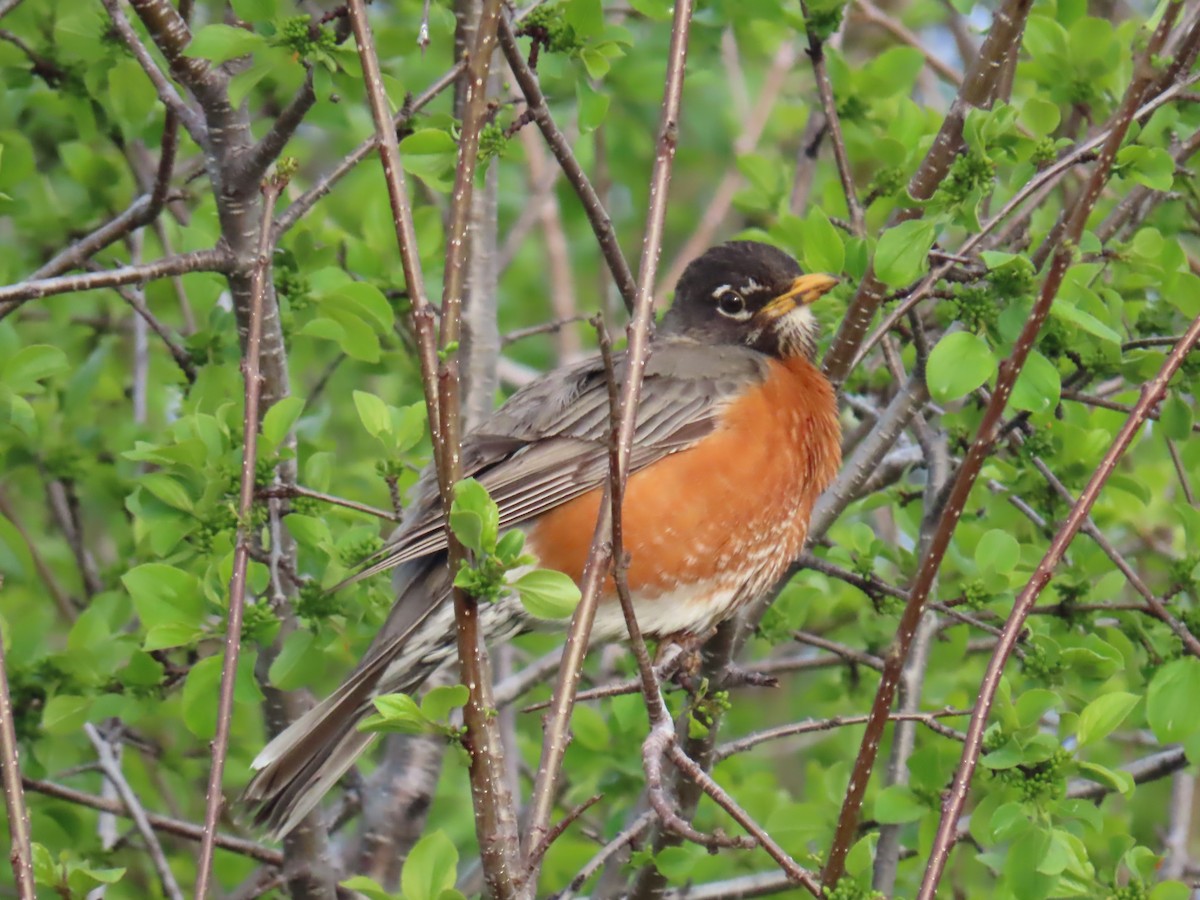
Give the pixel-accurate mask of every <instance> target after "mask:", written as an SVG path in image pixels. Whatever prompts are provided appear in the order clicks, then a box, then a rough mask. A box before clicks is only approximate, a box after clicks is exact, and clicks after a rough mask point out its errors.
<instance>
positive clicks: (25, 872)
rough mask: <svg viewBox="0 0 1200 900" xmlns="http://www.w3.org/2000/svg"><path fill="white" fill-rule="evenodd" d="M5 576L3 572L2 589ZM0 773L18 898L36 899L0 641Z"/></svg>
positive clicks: (2, 650) (2, 642)
mask: <svg viewBox="0 0 1200 900" xmlns="http://www.w3.org/2000/svg"><path fill="white" fill-rule="evenodd" d="M3 589H4V576H3V575H0V590H3ZM0 772H2V773H3V780H4V807H5V809H7V810H8V832H9V835H10V841H11V846H10V848H9V852H8V858H9V862H10V863H11V864H12V871H13V884H15V885H16V887H17V897H18V898H19V900H36V898H37V893H36V891H35V890H34V886H33V845H32V843H31V841H30V837H29V810H28V808H27V807H26V805H25V791H24V789H23V788H22V785H21V761H20V756H19V750H18V745H17V731H16V727H15V724H14V719H13V707H12V695H11V694H10V693H9V692H8V669H7V668H6V666H5V662H4V641H0Z"/></svg>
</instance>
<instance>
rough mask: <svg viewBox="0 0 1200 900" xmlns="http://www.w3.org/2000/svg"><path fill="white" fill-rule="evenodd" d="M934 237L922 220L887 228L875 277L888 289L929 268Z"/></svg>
mask: <svg viewBox="0 0 1200 900" xmlns="http://www.w3.org/2000/svg"><path fill="white" fill-rule="evenodd" d="M936 235H937V232H936V231H935V230H934V227H933V223H932V222H926V221H925V220H924V219H913V220H911V221H908V222H901V223H900V224H899V225H897V226H895V227H894V228H889V229H888V230H887V231H885V232H884V233H883V237H881V238H880V239H879V244H878V246H876V248H875V275H876V276H877V277H878V278H879V280H880V281H882V282H883V283H884V284H886V285H888V286H889V287H903V286H904V285H906V284H908V283H910V282H912V281H914V280H915V279H916V278H918V277H919V276H920V275H921V274H923V273H924V272H926V271H927V270H928V269H929V249H930V248H931V247H932V246H933V241H934V238H935V237H936ZM981 383H982V382H981ZM976 387H978V385H976Z"/></svg>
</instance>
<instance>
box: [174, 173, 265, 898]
mask: <svg viewBox="0 0 1200 900" xmlns="http://www.w3.org/2000/svg"><path fill="white" fill-rule="evenodd" d="M285 183H286V179H285V178H284V177H283V176H276V177H274V178H271V179H269V180H267V181H266V182H264V184H263V188H262V193H263V212H262V221H261V222H260V224H259V234H258V259H257V260H256V261H255V265H254V271H253V273H252V275H251V281H250V291H251V294H250V329H249V334H248V335H247V338H246V348H245V351H244V353H243V355H242V378H243V380H244V382H245V385H246V389H245V411H244V413H243V417H242V474H241V489H240V492H239V494H238V529H237V544H236V546H235V548H234V555H233V575H232V577H231V578H230V582H229V613H228V622H227V624H226V626H225V659H224V661H223V662H222V664H221V691H220V696H219V699H218V701H217V733H216V736H215V737H214V738H213V744H212V767H211V768H210V769H209V774H208V793H207V795H206V797H205V806H204V840H203V841H202V842H201V844H200V861H199V863H198V867H199V871H198V872H197V874H196V894H195V896H196V900H204V898H206V897H207V896H208V883H209V879H210V877H211V875H212V859H213V848H214V846H215V842H216V837H217V819H218V817H219V816H220V813H221V806H222V804H223V802H224V796H223V795H222V793H221V780H222V777H223V776H224V774H225V754H226V751H227V750H228V747H229V727H230V721H231V719H232V718H233V684H234V679H235V677H236V675H237V666H238V656H239V654H240V651H241V646H242V613H243V611H244V609H245V602H246V569H247V567H248V565H249V562H250V529H251V523H250V517H251V511H252V509H253V506H254V471H255V463H256V461H257V458H258V421H259V412H258V407H259V400H260V398H261V394H262V382H261V378H260V374H259V353H260V351H261V347H262V318H263V315H262V314H263V294H264V293H265V291H266V281H267V272H268V271H269V270H270V267H271V213H272V210H273V209H274V207H275V200H276V199H277V198H278V197H279V193H280V191H281V190H282V189H283V186H284V184H285Z"/></svg>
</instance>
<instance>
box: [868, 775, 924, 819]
mask: <svg viewBox="0 0 1200 900" xmlns="http://www.w3.org/2000/svg"><path fill="white" fill-rule="evenodd" d="M927 812H929V807H927V806H926V805H925V804H924V803H922V802H921V800H920V798H918V797H917V795H916V794H914V793H913V791H912V788H910V787H909V786H908V785H905V784H893V785H889V786H888V787H886V788H884V789H883V790H882V791H880V792H879V796H877V797H876V798H875V818H876V819H877V820H878V821H880V822H882V823H883V824H885V825H900V824H903V823H904V822H916V821H917V820H918V819H920V818H921V817H922V816H923V815H925V814H926V813H927Z"/></svg>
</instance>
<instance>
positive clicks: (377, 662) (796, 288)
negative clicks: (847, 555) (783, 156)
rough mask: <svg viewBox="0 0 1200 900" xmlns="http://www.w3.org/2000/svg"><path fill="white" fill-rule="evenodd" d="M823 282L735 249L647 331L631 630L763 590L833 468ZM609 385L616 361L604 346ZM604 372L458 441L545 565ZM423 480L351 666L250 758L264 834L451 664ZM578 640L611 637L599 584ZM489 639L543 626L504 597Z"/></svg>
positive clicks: (594, 457)
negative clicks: (384, 610)
mask: <svg viewBox="0 0 1200 900" xmlns="http://www.w3.org/2000/svg"><path fill="white" fill-rule="evenodd" d="M837 283H838V279H837V278H836V277H834V276H832V275H827V274H820V273H805V272H803V271H802V269H801V267H800V265H799V263H797V262H796V260H795V259H794V258H793V257H792V256H790V255H789V254H788V253H786V252H785V251H783V250H781V249H778V248H776V247H774V246H772V245H769V244H765V243H759V242H754V241H731V242H728V243H724V244H720V245H718V246H715V247H712V248H710V249H708V250H707V251H705V252H704V253H703V254H701V255H700V256H698V257H697V258H695V259H694V260H692V261H691V262H690V263H689V264H688V265H687V267H686V268H685V270H684V272H683V273H682V275H681V276H680V278H679V281H678V283H677V284H676V287H675V296H674V301H673V303H672V306H671V308H670V309H669V310H668V311H667V312H666V313H665V315H664V316H663V318H662V320H661V322H660V324H659V325H658V327H657V329H656V332H655V334H654V336H653V338H652V339H651V341H650V345H649V348H650V352H649V357H648V360H647V361H646V365H645V369H644V375H643V383H642V393H641V399H640V402H639V405H638V408H637V415H636V422H635V428H634V436H633V445H632V450H631V454H630V458H629V472H630V474H629V476H628V482H627V485H626V488H625V494H624V504H623V506H622V513H621V516H622V529H623V534H624V546H625V549H626V551H627V552H628V553H629V555H630V559H629V564H628V568H627V575H628V583H629V589H630V593H631V596H632V599H633V604H634V609H635V611H636V614H637V619H638V623H639V625H640V626H641V630H642V632H643V634H644V635H645V636H647V637H652V638H658V639H659V640H660V641H661V640H672V639H681V638H692V639H694V638H696V637H698V636H702V635H705V634H706V633H708V632H709V631H710V630H711V629H712V628H713V627H715V626H716V625H718V624H720V623H721V622H722V621H724V620H726V619H728V618H730V617H732V616H733V615H735V614H736V613H737V611H738V610H739V609H740V608H741V607H742V606H744V605H745V604H746V603H748V602H749V601H751V600H754V599H755V598H757V597H759V596H761V595H762V594H763V593H765V592H766V591H767V590H769V589H770V587H771V586H772V585H773V584H774V583H775V582H776V581H777V580H778V579H779V578H780V577H781V576H782V575H783V574H784V572H785V571H786V570H787V568H788V566H789V565H790V564H791V563H792V562H793V561H794V560H795V558H796V557H798V556H799V555H800V552H801V550H802V549H803V546H804V541H805V538H806V535H807V530H808V523H809V519H810V517H811V515H812V511H813V506H814V504H815V503H816V500H817V498H818V497H819V496H820V494H821V493H822V491H824V489H825V488H826V487H827V486H828V485H829V484H830V482H831V481H832V480H833V478H834V477H835V475H836V473H837V471H838V469H839V467H840V465H841V431H840V425H839V415H838V406H837V399H836V394H835V391H834V388H833V386H832V385H831V384H830V382H829V381H828V380H827V379H826V378H825V377H824V376H823V375H822V374H821V371H820V370H819V368H818V367H817V366H816V364H815V362H814V357H815V355H816V351H817V341H818V337H819V326H818V323H817V319H816V317H815V316H814V314H813V312H812V310H811V309H810V306H811V304H812V303H813V302H814V301H816V300H817V299H819V298H820V297H821V296H823V295H824V294H826V293H828V292H829V291H830V290H831V289H832V288H833V287H834V286H835V285H836V284H837ZM612 367H613V374H614V375H615V376H616V377H617V378H618V379H619V378H623V377H624V373H625V371H626V370H627V367H628V363H627V359H626V357H625V354H624V353H615V354H613V360H612ZM609 377H610V375H609V372H608V371H607V370H606V367H605V363H604V362H603V360H602V359H601V358H600V357H594V358H587V359H584V360H582V361H580V362H576V363H573V364H568V365H566V366H563V367H561V368H558V369H555V370H553V371H551V372H549V373H547V374H545V375H543V376H541V377H540V378H538V379H537V380H535V381H533V382H532V383H530V384H528V385H526V386H525V387H523V388H521V389H520V390H518V391H516V392H515V393H514V394H513V395H512V396H511V397H510V398H509V399H508V400H507V402H505V403H504V404H503V405H502V406H500V407H499V408H498V409H497V410H496V411H495V412H494V413H493V414H492V415H491V416H490V417H489V418H488V419H487V420H486V421H484V422H482V423H481V424H479V425H478V426H477V427H476V428H475V429H473V430H472V431H470V432H469V433H468V434H467V435H466V436H465V437H464V439H463V442H462V454H461V459H462V470H463V474H464V476H470V477H473V478H475V479H477V480H478V481H479V483H480V484H482V485H483V486H484V487H485V488H487V490H488V492H489V494H490V495H491V497H492V499H493V500H494V501H495V503H496V504H497V506H498V507H499V511H500V526H501V528H502V529H520V530H521V531H523V532H524V535H525V548H526V552H527V553H529V554H531V555H532V556H533V557H535V558H536V560H537V565H538V566H540V567H542V568H548V569H554V570H557V571H560V572H564V573H566V574H567V575H568V576H570V577H571V578H573V579H574V580H575V581H576V583H578V582H579V581H580V579H581V578H582V574H583V567H584V561H585V559H586V558H587V556H588V551H589V547H590V544H591V541H592V534H593V531H594V528H595V525H596V521H597V515H598V513H599V508H600V503H601V502H602V499H603V497H604V493H605V492H604V486H605V484H606V480H607V478H608V473H609V459H608V454H609V435H610V409H609V393H608V379H609ZM442 515H443V514H442V510H441V503H440V499H439V494H438V490H437V482H436V478H435V476H434V475H433V473H432V472H431V471H427V472H426V473H425V475H424V476H423V477H422V478H421V479H419V481H418V483H417V485H416V487H415V488H414V491H413V497H412V502H411V503H410V507H409V509H408V511H407V513H406V517H405V521H404V523H403V524H402V525H401V526H400V527H399V529H398V530H397V532H396V533H395V534H394V535H393V536H392V537H391V538H390V539H389V540H388V541H387V542H386V544H385V546H384V548H383V550H382V551H380V553H378V554H376V555H375V558H374V559H373V560H372V561H370V563H369V564H368V565H366V566H365V567H364V568H363V570H362V571H361V572H360V576H363V575H368V574H373V573H376V572H381V571H385V570H388V569H395V570H396V574H395V576H394V578H395V585H396V592H397V600H396V602H395V605H394V606H393V607H392V610H391V612H390V614H389V616H388V619H387V621H386V622H385V624H384V625H383V627H382V629H381V630H380V632H379V634H378V635H377V636H376V637H375V639H374V640H373V642H372V644H371V646H370V647H369V648H368V650H367V652H366V654H365V655H364V657H363V658H362V660H361V662H360V663H359V664H358V666H357V667H356V668H355V669H354V670H353V672H352V673H351V674H350V675H349V676H348V677H347V679H346V680H345V681H344V682H343V683H342V685H341V686H340V687H339V688H338V689H337V690H336V691H334V692H333V694H331V695H330V696H329V697H328V698H326V699H325V700H323V701H321V702H320V703H318V704H317V705H315V706H314V707H313V708H312V709H311V710H309V711H308V712H307V713H305V714H303V715H302V716H300V717H299V718H298V719H297V720H296V721H295V722H294V723H293V724H292V725H290V726H289V727H288V728H286V729H285V730H283V731H282V732H280V734H279V735H278V736H276V737H275V738H274V739H273V740H272V741H271V742H270V743H269V744H267V746H266V747H265V748H264V749H263V750H262V752H261V753H260V754H259V755H258V757H257V758H256V759H255V760H254V761H253V763H252V768H253V769H254V770H255V774H254V776H253V778H252V779H251V781H250V783H249V785H248V786H247V788H246V789H245V791H244V793H243V800H244V802H246V803H247V804H248V805H249V807H250V808H251V809H252V810H253V811H254V815H255V820H256V822H258V823H259V824H260V825H264V826H266V827H267V828H268V829H269V831H270V833H271V834H272V835H273V836H275V837H281V836H283V835H285V834H287V833H288V832H289V831H291V830H292V829H293V828H295V827H296V825H297V824H298V823H299V822H300V820H301V819H302V818H303V817H304V816H305V815H306V814H307V813H308V812H309V811H310V810H311V809H313V808H314V807H315V806H316V805H317V804H318V803H319V802H320V800H321V798H322V797H323V795H324V794H325V793H326V792H327V791H328V790H329V789H330V788H331V787H332V786H333V785H334V784H335V783H336V782H337V781H338V780H339V779H340V778H341V777H342V775H343V774H345V772H346V771H347V770H348V769H349V768H350V766H351V765H352V764H353V763H354V761H355V760H356V759H357V758H358V756H359V755H360V754H361V753H362V752H363V751H364V750H365V749H366V747H367V745H368V744H369V743H370V742H371V741H372V739H373V737H374V735H373V734H371V733H369V732H364V731H360V730H359V729H358V728H357V727H356V726H357V724H358V723H359V722H360V721H361V720H362V719H364V718H365V717H366V716H368V715H370V714H371V713H373V712H374V707H373V704H372V700H373V699H374V698H375V697H378V696H380V695H383V694H389V693H396V692H403V693H411V692H413V691H415V690H417V689H419V687H420V686H421V684H422V683H423V682H424V681H425V680H426V679H427V678H429V677H430V676H431V675H432V674H433V673H434V672H435V671H437V670H438V669H439V668H441V667H442V666H443V665H446V664H448V663H449V662H451V661H452V660H454V659H456V658H457V650H456V643H455V628H454V610H453V603H452V601H451V595H452V587H451V576H450V574H449V572H448V570H447V563H446V559H447V550H446V537H445V532H444V528H443V524H442ZM602 591H603V593H602V595H601V597H600V602H599V605H598V608H597V612H596V617H595V622H594V625H593V628H592V641H593V642H596V641H612V640H617V639H620V638H621V637H622V636H624V635H625V634H626V625H625V620H624V616H623V614H622V612H621V609H620V604H619V602H618V601H617V599H616V596H615V592H614V590H613V589H612V584H611V580H610V581H609V582H608V584H607V585H606V587H605V588H602ZM480 620H481V630H482V633H483V635H484V636H485V639H486V640H487V642H488V643H489V644H491V645H493V646H495V645H498V644H500V643H502V642H504V641H507V640H509V639H511V638H512V637H514V636H516V635H517V634H519V633H521V632H524V631H528V630H530V629H531V628H532V627H536V626H538V625H539V624H542V623H538V622H535V621H532V619H531V616H530V615H529V614H528V613H527V612H525V610H524V608H523V607H522V606H521V605H520V603H519V601H518V599H517V598H516V597H515V596H514V597H509V596H506V595H505V596H502V597H501V598H500V600H498V601H497V602H494V603H485V604H481V606H480Z"/></svg>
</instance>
